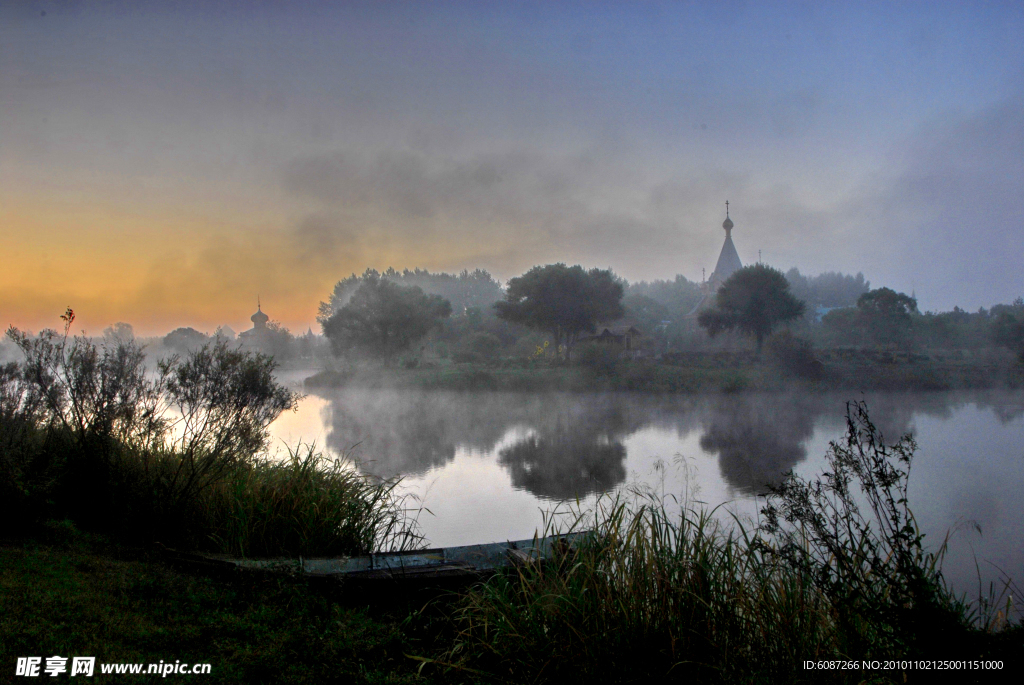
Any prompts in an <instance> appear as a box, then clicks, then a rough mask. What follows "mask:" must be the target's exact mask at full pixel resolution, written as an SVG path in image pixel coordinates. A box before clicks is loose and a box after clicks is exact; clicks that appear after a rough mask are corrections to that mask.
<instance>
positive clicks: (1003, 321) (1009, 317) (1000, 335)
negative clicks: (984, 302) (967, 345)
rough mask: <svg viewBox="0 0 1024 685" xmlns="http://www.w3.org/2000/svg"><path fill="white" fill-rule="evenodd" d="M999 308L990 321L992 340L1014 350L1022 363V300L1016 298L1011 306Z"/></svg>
mask: <svg viewBox="0 0 1024 685" xmlns="http://www.w3.org/2000/svg"><path fill="white" fill-rule="evenodd" d="M992 309H995V307H993V308H992ZM1001 309H1002V311H1000V312H999V314H998V316H996V320H995V321H994V322H993V323H992V341H993V342H994V343H995V344H997V345H1000V346H1002V347H1006V348H1009V349H1010V350H1013V351H1014V352H1016V353H1017V358H1018V359H1019V360H1020V361H1021V363H1022V364H1024V302H1022V301H1021V299H1020V298H1017V299H1016V300H1015V301H1014V303H1013V306H1012V307H1008V306H1005V305H1003V306H1002V307H1001Z"/></svg>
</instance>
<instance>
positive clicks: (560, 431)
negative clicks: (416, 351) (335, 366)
mask: <svg viewBox="0 0 1024 685" xmlns="http://www.w3.org/2000/svg"><path fill="white" fill-rule="evenodd" d="M329 399H330V403H329V405H328V409H327V410H326V414H325V421H326V423H327V425H328V434H327V445H328V447H330V448H331V449H332V450H334V451H336V452H351V454H352V456H353V457H354V458H355V459H356V461H357V462H359V464H360V466H361V467H362V468H363V469H364V470H366V471H368V472H370V473H373V474H376V475H379V476H384V477H389V476H396V475H413V476H415V475H420V474H422V473H424V472H426V471H428V470H429V469H431V468H434V467H438V466H443V465H444V464H446V463H448V462H449V461H451V460H452V459H453V458H454V457H455V452H456V449H457V448H459V447H461V448H466V449H473V450H479V451H482V452H490V451H492V450H493V449H494V448H495V447H496V446H497V444H498V442H499V441H501V439H502V438H504V437H505V436H506V435H507V434H508V432H509V431H510V430H511V429H513V428H515V427H522V428H525V429H527V430H529V431H531V437H529V438H527V439H525V440H521V441H520V442H519V443H517V445H514V446H513V447H512V448H509V449H508V450H503V451H502V456H501V457H500V461H501V463H502V464H503V465H505V466H506V467H507V468H509V470H510V471H511V472H512V477H513V484H514V485H515V486H516V487H523V488H526V489H527V490H529V491H530V492H533V493H534V494H535V495H537V496H538V497H551V498H562V497H572V496H574V495H575V494H576V493H577V492H579V493H580V494H588V493H591V492H599V491H600V492H604V491H606V490H609V489H610V488H612V487H614V486H616V485H618V484H619V483H621V482H622V481H623V480H624V479H625V477H626V471H625V466H624V460H625V456H626V450H625V447H623V446H622V445H621V444H620V443H619V442H618V440H617V439H616V437H615V436H625V435H628V434H630V433H632V432H634V431H636V430H637V429H639V428H641V427H642V426H643V425H644V424H645V421H646V417H647V416H648V412H647V411H646V410H644V409H642V408H638V407H637V406H636V403H635V402H631V401H629V398H627V397H625V396H608V395H605V396H586V397H583V398H581V397H579V396H571V395H555V394H553V395H540V394H528V393H447V392H408V391H404V392H398V391H389V390H378V391H369V390H360V391H342V392H338V393H335V394H332V395H331V396H330V398H329ZM562 493H564V494H562Z"/></svg>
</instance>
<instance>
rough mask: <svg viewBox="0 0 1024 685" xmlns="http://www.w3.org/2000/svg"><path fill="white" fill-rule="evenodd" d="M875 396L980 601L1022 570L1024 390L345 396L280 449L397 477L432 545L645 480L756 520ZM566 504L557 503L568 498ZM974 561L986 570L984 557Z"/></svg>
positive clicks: (813, 468) (913, 489)
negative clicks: (859, 405)
mask: <svg viewBox="0 0 1024 685" xmlns="http://www.w3.org/2000/svg"><path fill="white" fill-rule="evenodd" d="M848 400H864V401H865V402H866V403H867V406H868V409H869V412H870V416H871V419H872V421H873V422H874V423H875V424H876V425H877V426H878V428H879V429H880V430H881V431H882V433H883V435H884V436H885V439H886V441H887V442H893V441H895V440H896V439H898V438H899V437H900V436H902V435H904V434H911V435H913V437H914V438H915V440H916V441H917V443H918V450H917V452H916V456H915V459H914V461H913V464H912V470H911V476H910V503H911V507H912V509H913V511H914V513H915V515H916V517H917V520H918V523H919V524H920V526H921V528H922V530H923V531H924V532H925V533H926V535H927V537H926V543H929V544H931V546H932V547H935V546H937V545H938V544H939V543H941V541H942V540H943V539H944V537H945V536H946V535H947V533H949V535H950V552H949V554H948V556H947V559H946V562H945V565H944V567H943V568H944V573H945V575H946V577H947V579H948V580H949V581H950V582H951V583H952V585H953V586H954V587H955V588H956V589H957V590H958V591H962V592H967V593H968V594H969V596H970V597H976V596H977V590H978V581H979V570H980V579H981V581H982V582H983V583H984V584H985V585H986V586H987V584H988V583H989V582H996V583H998V582H999V581H1000V579H1001V578H1002V577H1003V576H1004V574H1005V575H1009V576H1010V577H1012V578H1014V579H1015V580H1017V582H1018V583H1019V582H1020V581H1021V580H1022V579H1024V534H1022V521H1024V393H1020V392H994V391H992V392H973V393H966V392H949V393H876V394H867V395H861V394H857V393H851V394H850V395H843V394H815V395H808V394H789V395H757V394H738V395H702V396H655V395H640V394H637V395H633V394H622V393H618V394H593V395H587V394H560V393H546V394H543V393H500V392H462V393H459V392H436V391H434V392H418V391H409V390H354V389H341V390H337V391H331V392H326V393H324V394H323V395H321V396H317V395H310V396H307V397H306V398H305V399H304V400H302V402H301V404H300V407H299V410H298V411H297V412H295V413H290V414H287V415H284V416H282V417H281V418H280V419H278V421H276V422H275V423H274V424H273V425H272V426H271V430H272V433H273V435H274V437H275V439H276V445H277V446H278V447H279V448H282V449H283V446H284V445H295V444H296V443H297V442H299V441H302V442H314V441H315V442H316V443H317V444H318V445H319V446H321V447H322V448H324V449H325V450H326V451H327V452H329V453H330V454H332V455H334V456H341V455H346V456H348V457H350V458H351V459H352V460H353V462H354V463H355V464H356V465H357V467H358V468H359V469H361V470H363V471H364V472H367V473H371V474H374V475H377V476H382V477H387V478H391V477H401V479H402V483H401V486H400V489H401V492H403V493H404V494H405V495H406V496H407V505H408V506H409V507H410V509H411V510H412V514H413V515H414V516H416V517H417V520H418V524H419V526H420V529H421V531H422V533H423V535H424V536H425V537H426V540H427V541H428V542H429V544H430V545H431V546H447V545H460V544H470V543H478V542H491V541H497V540H507V539H520V538H528V537H531V536H532V535H533V534H534V531H535V530H537V529H538V528H539V527H541V526H542V525H543V521H544V517H545V515H547V514H548V513H550V512H552V511H554V510H556V508H562V509H564V508H565V507H566V505H565V504H564V502H566V501H569V502H571V503H573V505H577V506H580V507H583V508H588V507H592V506H593V505H594V503H595V502H596V501H597V499H598V498H599V497H601V496H605V495H612V494H615V493H621V494H626V496H628V493H630V492H631V491H634V490H637V489H648V490H651V491H654V492H656V493H657V494H658V495H660V496H664V497H666V498H668V499H669V501H671V502H677V501H679V502H685V503H687V504H689V505H691V506H694V505H695V506H698V507H699V506H707V507H716V506H719V505H722V506H721V508H720V509H719V513H720V514H725V515H728V513H730V512H731V513H735V514H736V515H738V516H740V517H749V518H753V517H756V515H757V513H758V511H759V510H760V507H761V506H763V504H764V494H765V493H766V492H767V487H766V486H767V485H768V484H771V483H777V482H778V481H779V480H780V478H781V477H782V475H783V474H784V473H786V472H787V471H789V470H791V469H792V470H794V471H795V472H796V473H797V474H798V475H801V476H803V477H805V478H813V477H815V476H817V475H818V474H820V473H821V472H822V471H823V469H824V466H825V463H826V462H825V454H826V451H827V450H828V446H829V442H830V441H832V440H838V439H840V438H841V437H842V436H843V435H844V434H845V429H846V403H847V401H848ZM560 503H561V504H560ZM976 562H977V564H976Z"/></svg>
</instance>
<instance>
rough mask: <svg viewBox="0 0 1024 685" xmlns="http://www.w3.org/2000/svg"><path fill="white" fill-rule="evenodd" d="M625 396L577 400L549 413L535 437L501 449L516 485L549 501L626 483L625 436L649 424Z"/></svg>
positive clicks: (595, 491) (580, 495)
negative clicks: (626, 400)
mask: <svg viewBox="0 0 1024 685" xmlns="http://www.w3.org/2000/svg"><path fill="white" fill-rule="evenodd" d="M635 408H636V405H635V404H632V403H629V402H623V401H622V398H610V397H608V396H604V397H601V398H592V399H590V400H589V401H587V402H580V401H579V400H574V401H573V402H571V403H568V404H562V405H561V406H558V407H556V408H554V410H553V411H549V412H546V413H545V415H544V417H543V418H542V420H541V422H540V423H539V424H538V425H537V426H536V430H537V432H536V433H533V434H531V435H529V436H527V437H525V438H523V439H522V440H519V441H518V442H516V443H515V444H514V445H511V446H510V447H506V448H504V449H502V450H501V452H500V453H499V455H498V462H499V463H500V464H501V465H502V466H505V467H506V468H508V470H509V473H510V475H511V476H512V485H513V487H516V488H525V489H526V490H528V491H530V492H531V493H533V494H534V495H536V496H537V497H543V498H545V499H559V500H562V499H572V498H575V497H585V496H587V495H590V494H593V493H600V492H608V491H609V490H611V489H612V488H614V487H615V486H616V485H618V484H620V483H622V482H623V481H624V480H625V479H626V465H625V461H626V448H625V446H624V445H623V444H622V442H620V440H621V438H623V437H625V436H627V435H629V434H631V433H633V432H635V431H637V430H639V429H640V428H642V427H643V425H644V424H645V423H646V421H645V419H646V412H643V411H640V412H638V411H634V409H635Z"/></svg>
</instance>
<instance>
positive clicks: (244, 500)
mask: <svg viewBox="0 0 1024 685" xmlns="http://www.w3.org/2000/svg"><path fill="white" fill-rule="evenodd" d="M397 485H398V481H396V480H380V479H374V478H371V477H368V476H365V475H363V474H360V473H359V472H358V471H356V470H355V468H354V467H353V466H352V464H351V462H349V461H347V460H346V459H344V458H342V459H331V458H328V457H325V456H324V455H323V454H322V453H319V452H317V451H316V447H315V445H300V446H299V447H296V448H294V449H292V448H289V450H288V457H287V459H285V460H279V459H271V458H268V457H262V458H258V459H255V460H253V461H252V462H251V463H249V464H246V465H245V467H244V468H238V469H235V470H233V471H232V472H231V474H230V475H229V477H227V478H225V479H224V480H223V481H222V482H220V483H218V486H217V487H216V488H214V489H213V490H212V491H211V492H210V494H209V496H208V498H207V499H208V506H209V511H208V515H209V518H210V522H209V528H210V529H211V530H212V531H213V532H212V534H211V536H212V538H213V539H214V540H215V542H216V546H217V548H218V549H220V550H221V551H224V552H227V553H230V554H235V555H238V556H249V557H273V556H280V555H285V554H288V555H293V556H294V555H303V556H313V555H316V556H345V555H356V554H365V553H368V552H371V551H374V552H377V551H393V550H404V549H410V548H412V547H414V546H416V544H418V543H419V541H420V539H421V538H420V536H419V535H418V534H417V533H416V532H415V529H414V527H413V525H412V522H411V521H410V520H409V518H408V517H407V516H406V511H405V509H404V508H403V506H402V504H403V499H402V498H401V497H399V496H397V495H396V493H395V488H396V486H397Z"/></svg>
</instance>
